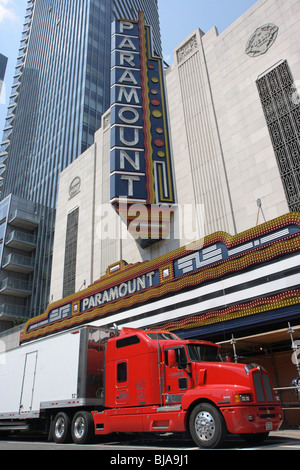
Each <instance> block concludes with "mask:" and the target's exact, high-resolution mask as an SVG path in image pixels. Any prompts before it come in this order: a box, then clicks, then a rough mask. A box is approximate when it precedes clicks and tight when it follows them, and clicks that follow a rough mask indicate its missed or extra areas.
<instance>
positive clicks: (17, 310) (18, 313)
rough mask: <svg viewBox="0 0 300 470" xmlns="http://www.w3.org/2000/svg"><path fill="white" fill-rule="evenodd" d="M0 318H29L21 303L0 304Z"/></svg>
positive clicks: (8, 319) (7, 319)
mask: <svg viewBox="0 0 300 470" xmlns="http://www.w3.org/2000/svg"><path fill="white" fill-rule="evenodd" d="M0 318H1V320H6V321H12V320H15V319H16V318H24V319H26V318H29V315H28V313H27V309H26V307H23V306H21V305H10V304H4V305H0Z"/></svg>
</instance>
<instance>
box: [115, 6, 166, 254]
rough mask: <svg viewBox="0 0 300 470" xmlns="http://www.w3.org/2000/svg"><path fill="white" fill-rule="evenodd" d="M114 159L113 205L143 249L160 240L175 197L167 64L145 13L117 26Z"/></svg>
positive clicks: (122, 21) (118, 23)
mask: <svg viewBox="0 0 300 470" xmlns="http://www.w3.org/2000/svg"><path fill="white" fill-rule="evenodd" d="M110 160H111V177H110V191H111V195H110V196H111V203H112V204H113V205H114V207H115V209H116V210H117V211H118V213H119V214H120V216H121V217H122V219H123V220H124V221H125V222H126V223H127V228H128V230H129V231H130V229H131V231H132V228H133V227H134V229H135V231H136V233H139V237H136V238H137V239H138V240H139V241H140V243H141V245H142V246H143V244H144V245H145V246H146V245H149V244H151V243H154V242H157V241H158V240H159V239H161V238H163V237H162V236H161V231H162V227H163V226H164V224H166V225H168V221H166V220H165V221H163V222H162V219H163V218H164V215H165V214H168V217H169V218H170V214H171V211H170V206H172V204H174V202H175V197H174V187H173V177H172V162H171V155H170V145H169V136H168V126H167V115H166V102H165V91H164V76H163V61H162V59H161V58H158V57H155V56H154V54H153V52H152V37H151V29H150V27H149V26H146V25H145V21H144V14H143V13H142V12H140V13H139V21H132V20H119V21H115V22H114V23H113V25H112V70H111V159H110ZM141 240H142V242H141Z"/></svg>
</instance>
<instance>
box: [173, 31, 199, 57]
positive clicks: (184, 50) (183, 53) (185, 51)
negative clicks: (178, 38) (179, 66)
mask: <svg viewBox="0 0 300 470" xmlns="http://www.w3.org/2000/svg"><path fill="white" fill-rule="evenodd" d="M195 49H198V41H197V37H196V35H195V36H193V37H192V38H191V39H190V40H189V41H188V42H186V43H185V44H184V46H182V47H181V48H180V49H179V50H178V51H177V60H178V63H180V62H183V61H184V60H185V58H186V57H187V56H188V55H190V53H191V52H193V51H194V50H195Z"/></svg>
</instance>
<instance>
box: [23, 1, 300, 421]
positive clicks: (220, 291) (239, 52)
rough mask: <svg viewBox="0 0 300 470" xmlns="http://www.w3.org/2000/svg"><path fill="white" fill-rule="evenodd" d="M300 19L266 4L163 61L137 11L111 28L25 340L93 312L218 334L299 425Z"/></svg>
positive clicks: (96, 320) (96, 317)
mask: <svg viewBox="0 0 300 470" xmlns="http://www.w3.org/2000/svg"><path fill="white" fill-rule="evenodd" d="M299 19H300V5H299V2H298V0H259V1H258V2H257V3H256V4H255V5H254V6H253V7H252V8H251V9H250V10H249V11H248V12H246V13H245V14H244V15H243V16H242V17H241V18H239V19H238V20H237V21H236V22H235V23H233V24H232V25H231V26H230V27H229V28H228V29H227V30H225V31H224V32H222V33H220V34H219V33H218V31H217V29H216V28H212V30H210V31H208V32H206V33H204V32H203V31H201V30H200V29H197V30H196V31H194V32H192V33H191V35H190V36H189V37H188V38H186V39H185V40H183V41H182V43H181V44H180V45H179V46H178V47H177V48H176V49H175V51H174V61H173V63H172V65H170V66H169V67H168V68H167V69H165V67H164V66H163V63H162V60H161V59H160V58H158V57H156V56H155V54H153V51H152V48H151V32H150V29H149V27H148V25H146V24H145V23H144V18H143V15H142V14H141V15H140V18H139V21H138V22H134V21H132V20H130V19H127V20H121V21H120V22H117V23H116V24H114V26H113V27H112V87H111V101H112V107H111V108H110V109H109V110H108V111H107V112H106V113H105V114H104V115H103V120H102V128H101V129H99V131H97V132H96V134H95V143H94V145H92V146H91V147H90V148H89V149H88V150H87V151H86V152H84V153H83V154H82V155H81V156H80V157H79V158H78V159H77V160H76V161H75V162H73V163H72V164H71V165H70V166H69V167H68V168H67V169H66V170H64V171H63V172H62V173H61V177H60V189H59V196H58V204H57V214H56V232H55V241H54V250H53V266H52V279H51V299H50V304H49V307H48V309H47V311H46V312H45V313H44V314H43V315H41V316H40V317H35V318H32V319H30V320H29V321H28V322H27V324H26V327H25V330H24V332H23V335H22V338H21V341H28V340H31V339H35V338H38V337H41V336H44V335H47V334H50V333H53V332H58V331H60V330H61V329H65V328H69V327H72V326H76V325H80V324H87V323H92V324H94V325H99V326H101V325H103V326H110V327H113V326H114V325H116V326H117V327H118V328H120V327H122V326H128V327H141V328H147V327H151V328H164V329H167V330H169V331H173V332H176V333H177V334H179V335H180V336H182V337H184V338H191V339H192V338H205V339H208V340H211V341H215V342H219V343H221V344H222V347H223V351H224V356H226V355H227V356H228V357H230V358H231V360H237V361H243V362H258V363H260V364H262V365H263V366H265V367H266V368H267V369H268V370H269V372H270V373H271V376H272V379H273V383H274V386H275V387H276V388H278V389H280V390H279V391H280V393H281V398H282V400H283V402H284V408H285V419H286V422H287V423H289V424H292V425H295V426H297V425H298V424H299V420H300V414H299V412H298V410H299V407H298V405H299V400H298V396H297V395H296V394H295V393H294V392H293V391H291V390H289V389H287V388H286V387H288V386H289V385H290V384H291V382H292V380H293V379H294V378H295V377H296V376H298V375H300V369H299V366H298V363H297V361H298V356H297V350H296V349H295V350H294V349H293V346H294V348H295V345H297V344H298V343H297V338H299V339H300V319H299V314H300V305H299V303H300V302H299V300H300V269H299V260H300V253H299V251H300V244H299V242H300V100H299V93H298V84H299V83H298V81H297V80H298V77H300V60H299V46H298V45H299V42H300V31H299V27H298V25H299ZM199 21H200V20H199ZM299 88H300V87H299ZM282 387H284V390H281V388H282Z"/></svg>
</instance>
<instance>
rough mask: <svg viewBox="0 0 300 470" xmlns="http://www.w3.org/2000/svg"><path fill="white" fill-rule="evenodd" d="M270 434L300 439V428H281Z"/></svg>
mask: <svg viewBox="0 0 300 470" xmlns="http://www.w3.org/2000/svg"><path fill="white" fill-rule="evenodd" d="M269 436H272V437H286V438H290V439H299V440H300V429H279V431H271V432H270V434H269Z"/></svg>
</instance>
